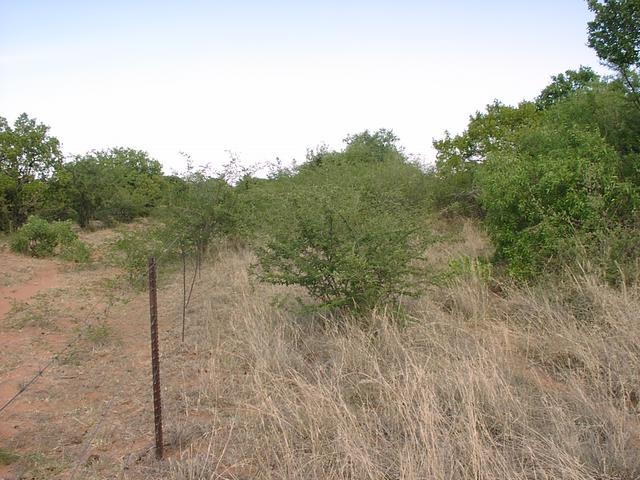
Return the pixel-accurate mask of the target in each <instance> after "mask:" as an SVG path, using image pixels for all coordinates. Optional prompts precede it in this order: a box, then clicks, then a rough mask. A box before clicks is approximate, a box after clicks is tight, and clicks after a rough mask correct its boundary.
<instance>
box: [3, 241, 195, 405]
mask: <svg viewBox="0 0 640 480" xmlns="http://www.w3.org/2000/svg"><path fill="white" fill-rule="evenodd" d="M181 237H182V236H181V235H176V236H175V237H174V238H173V240H172V241H171V242H170V243H169V244H168V245H167V246H165V247H164V248H163V249H162V251H161V252H160V254H158V256H157V257H156V263H157V262H159V261H160V260H161V259H162V258H163V257H164V256H165V255H166V254H167V252H169V250H170V249H171V248H172V247H173V246H174V245H175V244H176V243H177V242H178V240H180V238H181ZM149 268H150V267H149V266H148V267H147V268H146V269H145V271H144V272H143V273H141V274H140V275H138V276H137V277H135V278H134V281H142V280H143V279H144V278H145V277H146V276H148V275H149ZM96 310H97V305H94V307H93V309H92V310H91V311H90V312H89V313H88V314H87V316H86V317H85V319H84V322H83V324H84V328H83V329H82V330H81V331H80V332H79V333H78V334H77V335H76V336H75V337H73V339H72V340H71V341H69V342H67V343H66V344H65V346H64V348H62V349H61V350H60V351H58V352H56V353H54V354H53V355H52V356H51V358H50V359H49V361H48V362H47V363H46V364H45V365H44V366H43V367H42V368H40V369H39V370H38V371H37V372H36V373H35V375H33V376H32V377H31V378H30V379H29V381H28V382H26V383H24V384H23V385H22V387H21V388H20V389H19V390H18V391H17V392H16V393H15V394H14V395H13V396H12V397H11V398H10V399H9V400H7V401H6V402H5V403H4V404H3V405H2V406H1V407H0V414H2V412H4V411H5V410H6V409H7V408H9V406H10V405H11V404H12V403H14V402H15V401H16V400H17V399H18V398H19V397H20V396H21V395H22V394H23V393H24V392H26V391H27V390H28V389H29V388H30V387H31V386H32V385H33V384H35V383H36V382H37V381H38V379H39V378H40V377H41V376H42V375H44V373H45V372H46V371H47V370H48V369H49V368H50V367H51V365H53V364H54V363H55V362H56V360H58V358H60V357H61V356H62V355H63V354H64V353H66V351H67V350H69V349H70V348H71V347H72V346H74V345H75V344H76V343H77V342H78V341H79V340H80V339H81V338H82V336H83V335H84V334H85V332H86V330H87V329H88V328H89V326H90V324H89V318H90V317H91V316H92V315H94V314H95V313H96Z"/></svg>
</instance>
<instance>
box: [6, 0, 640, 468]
mask: <svg viewBox="0 0 640 480" xmlns="http://www.w3.org/2000/svg"><path fill="white" fill-rule="evenodd" d="M588 6H589V8H590V9H591V10H592V12H593V13H594V20H593V21H592V22H590V23H589V25H588V32H589V37H588V38H589V45H590V46H591V47H593V48H594V49H595V51H596V52H597V54H598V55H599V56H600V58H601V59H602V61H603V62H604V63H606V64H607V65H608V66H609V67H611V69H612V71H613V72H615V73H614V74H612V75H611V76H608V77H603V76H600V75H598V74H596V73H595V72H594V71H593V70H592V69H591V68H589V67H586V66H579V67H578V68H576V69H573V70H567V71H565V72H562V73H558V75H556V76H554V77H553V78H552V79H551V82H550V83H549V85H548V86H546V87H545V88H544V89H543V90H542V91H541V92H540V94H539V95H538V96H537V97H536V98H532V99H530V100H527V101H523V102H521V103H520V104H518V105H505V104H503V103H501V102H500V101H495V102H493V103H491V104H489V105H487V107H486V108H485V109H484V110H483V111H478V112H476V113H474V114H473V115H471V116H470V118H469V123H468V126H467V128H466V129H465V130H464V131H463V132H461V133H458V134H450V133H448V132H445V134H444V135H443V137H442V138H440V139H437V140H435V141H434V146H435V148H436V150H437V161H436V162H435V164H434V165H429V166H425V165H421V164H418V163H416V162H414V161H413V160H412V159H411V157H410V156H409V155H407V154H406V153H405V152H404V150H403V148H402V147H401V144H400V140H399V139H398V138H397V137H396V136H395V135H394V133H393V132H392V131H391V130H385V129H382V130H378V131H374V132H371V131H364V132H361V133H357V134H354V135H349V136H347V137H346V138H345V141H344V146H343V148H341V149H338V150H332V149H330V148H328V147H324V146H321V147H318V148H316V149H314V150H309V151H308V153H307V156H306V159H305V161H304V162H302V163H300V164H297V165H293V166H289V167H283V166H282V165H281V164H275V165H272V166H271V168H270V170H269V174H268V176H267V177H266V178H264V177H261V176H258V175H256V174H255V170H253V169H250V168H244V167H241V166H239V165H238V163H237V162H235V161H231V162H230V163H229V165H227V166H226V167H225V168H224V169H223V170H222V171H221V172H212V171H211V170H210V169H208V168H205V167H203V168H196V167H194V166H193V165H192V164H191V162H190V160H189V159H188V158H187V160H188V161H187V168H186V170H185V171H184V172H182V173H177V174H173V175H165V174H163V172H162V169H161V166H160V164H159V163H158V162H157V161H155V160H153V159H152V158H150V157H149V156H148V154H146V153H145V152H141V151H137V150H132V149H127V148H114V149H110V150H106V151H99V152H97V151H94V152H89V153H87V154H86V155H81V156H77V157H74V158H67V159H64V158H63V156H62V154H61V152H60V143H59V141H58V140H57V139H55V138H53V137H51V136H50V135H49V133H48V127H47V126H45V125H43V124H41V123H39V122H38V121H37V120H35V119H32V118H30V117H29V116H28V115H26V114H23V115H22V116H20V117H19V118H18V119H17V120H16V121H15V123H14V124H13V126H11V125H10V124H9V122H8V121H6V120H5V119H3V118H0V160H1V163H0V229H2V230H3V231H4V232H6V233H7V234H8V235H9V238H10V243H11V248H12V249H13V250H15V251H17V252H21V253H25V254H29V255H32V256H36V257H43V256H49V255H54V254H58V255H60V256H62V257H63V258H66V259H71V260H76V261H89V259H90V251H89V249H88V247H87V246H86V245H85V244H83V243H82V242H80V240H78V237H77V235H76V233H75V232H74V230H72V228H71V225H72V223H73V222H75V223H77V224H78V228H79V229H80V228H81V229H86V230H92V229H93V230H95V229H97V228H102V227H113V226H119V227H118V228H121V230H122V233H121V234H120V235H119V237H118V239H116V240H115V241H114V242H112V244H111V247H110V252H109V253H107V254H105V256H104V258H105V259H106V260H105V261H107V262H109V263H110V265H114V266H117V267H120V268H122V269H124V271H125V273H126V274H127V278H128V279H129V281H130V282H131V283H132V284H134V285H135V286H137V287H142V285H141V284H140V278H141V275H142V274H143V273H144V271H145V269H146V259H147V257H148V256H149V255H163V257H164V258H165V259H166V260H168V261H169V262H174V265H175V266H176V268H177V267H178V265H179V260H180V258H182V257H184V255H185V254H186V253H187V252H189V254H191V253H193V254H194V255H195V256H196V257H197V258H198V259H200V260H201V259H205V260H208V261H205V263H204V266H203V267H202V269H203V271H202V276H203V278H202V279H201V280H200V281H201V283H200V284H199V285H200V287H199V288H200V290H201V291H202V290H204V291H205V292H206V293H201V294H200V296H199V297H198V298H197V299H195V300H194V302H195V305H196V307H197V318H196V320H194V325H193V328H192V329H191V330H190V331H189V333H188V337H187V341H188V342H190V344H191V345H193V346H194V349H195V351H197V352H206V354H205V355H200V356H195V357H196V358H195V359H194V360H189V362H192V363H188V364H186V366H185V367H184V368H185V369H187V370H189V369H191V370H192V373H193V375H194V378H195V380H194V381H193V382H191V384H189V385H186V386H185V385H183V386H182V387H181V388H183V390H182V391H176V392H174V393H176V395H174V396H173V397H171V398H174V400H172V401H170V402H173V403H170V406H169V407H168V408H173V409H174V410H176V411H181V412H184V413H185V415H182V416H181V417H179V419H178V420H175V421H173V423H171V425H170V427H171V428H172V429H173V430H172V431H173V434H172V435H173V436H171V437H170V438H171V440H170V442H171V444H172V452H173V453H172V456H171V458H170V460H169V461H168V462H166V463H165V464H163V466H161V467H159V466H158V465H155V466H153V467H151V466H149V465H151V463H150V462H151V460H149V462H148V463H147V464H145V463H144V462H143V463H142V464H141V465H142V466H137V467H135V468H134V467H132V468H133V470H132V472H133V473H132V474H134V473H135V472H136V471H138V470H135V469H136V468H137V469H139V471H140V472H143V473H140V475H141V477H140V478H143V477H144V478H155V477H154V475H157V477H158V478H168V477H170V478H174V479H176V480H178V479H201V478H282V479H284V478H287V479H289V478H299V479H310V478H372V479H373V478H394V479H396V478H398V479H399V478H403V479H423V478H438V479H440V478H455V479H458V478H460V479H467V478H468V479H478V478H484V479H505V480H506V479H510V480H511V479H530V478H546V479H555V478H566V479H585V480H586V479H592V478H600V479H620V480H626V479H636V478H639V477H640V457H639V456H638V454H637V452H638V448H640V422H639V420H638V413H639V412H640V410H639V408H640V406H639V399H640V376H639V374H638V372H640V323H638V321H637V312H638V311H639V310H640V282H639V280H640V264H639V258H640V216H639V208H640V30H639V29H638V25H640V3H639V2H638V1H637V0H609V1H604V2H600V1H597V0H590V1H589V2H588ZM142 219H144V220H142ZM133 220H136V223H135V227H130V228H129V227H124V228H123V227H121V226H122V224H126V223H128V222H131V221H133ZM136 282H137V283H136ZM196 307H194V308H196ZM112 333H117V332H113V331H112V330H111V329H110V328H108V327H107V326H106V324H105V325H102V326H101V327H99V329H96V330H94V331H93V332H92V337H91V339H92V341H93V342H94V343H96V344H109V342H108V340H109V338H110V337H111V335H112ZM114 348H115V347H114ZM176 361H184V358H183V359H182V360H180V359H178V360H176ZM178 387H179V386H178V385H173V386H171V387H168V388H170V389H174V390H176V389H178ZM172 391H173V390H172ZM176 399H177V400H176ZM7 458H8V457H7ZM7 461H8V460H7ZM87 468H98V467H87ZM145 468H146V470H145ZM158 468H160V470H158Z"/></svg>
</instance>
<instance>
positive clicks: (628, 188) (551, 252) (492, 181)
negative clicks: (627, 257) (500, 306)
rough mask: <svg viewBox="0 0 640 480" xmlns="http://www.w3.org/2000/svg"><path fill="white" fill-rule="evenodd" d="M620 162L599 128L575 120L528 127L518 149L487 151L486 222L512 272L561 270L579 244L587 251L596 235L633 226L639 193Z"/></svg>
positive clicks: (482, 179) (482, 178) (526, 275)
mask: <svg viewBox="0 0 640 480" xmlns="http://www.w3.org/2000/svg"><path fill="white" fill-rule="evenodd" d="M619 165H620V157H619V156H618V154H617V153H616V151H615V150H614V149H613V148H612V147H611V146H610V145H608V144H607V143H606V141H605V140H604V139H603V138H602V136H601V135H600V134H599V133H598V132H597V131H595V130H594V129H588V128H584V127H575V126H571V127H564V128H563V127H562V126H558V125H543V126H540V127H536V128H532V129H528V130H526V131H523V133H522V135H521V138H520V139H519V142H518V144H517V146H516V147H515V148H513V149H511V150H509V151H503V152H500V153H496V154H493V155H492V156H490V157H489V159H488V160H487V162H486V163H485V165H484V168H482V169H481V171H480V172H479V175H478V182H479V184H480V186H481V190H482V201H483V206H484V208H485V209H486V219H485V222H486V225H487V231H488V233H489V235H490V237H491V239H492V241H493V243H494V245H495V247H496V254H497V258H498V259H500V260H504V261H506V262H507V264H508V270H509V272H510V273H511V274H512V275H513V276H515V277H517V278H521V279H531V278H534V277H535V276H536V275H538V274H540V273H541V272H544V271H553V270H557V268H558V260H563V259H566V256H567V252H569V251H573V250H575V249H574V247H575V246H576V245H577V244H582V245H583V246H584V247H586V254H587V255H590V254H591V253H595V252H594V249H595V248H596V246H597V245H596V243H595V242H594V239H596V238H602V237H603V236H607V235H608V234H609V233H608V232H610V231H611V229H612V228H621V227H625V226H627V227H631V224H632V223H633V222H635V218H636V212H637V209H638V206H639V205H640V192H639V191H638V188H637V187H636V186H635V185H633V184H632V183H630V182H628V181H626V180H625V179H623V178H621V176H620V174H619ZM615 248H616V249H617V250H619V251H623V250H624V249H625V247H624V246H622V245H618V246H616V247H615Z"/></svg>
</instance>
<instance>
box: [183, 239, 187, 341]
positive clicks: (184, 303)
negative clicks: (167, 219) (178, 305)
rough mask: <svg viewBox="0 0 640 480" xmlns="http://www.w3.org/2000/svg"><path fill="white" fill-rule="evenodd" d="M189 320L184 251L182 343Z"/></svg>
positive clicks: (184, 256)
mask: <svg viewBox="0 0 640 480" xmlns="http://www.w3.org/2000/svg"><path fill="white" fill-rule="evenodd" d="M186 318H187V257H186V253H185V251H184V248H183V249H182V343H184V324H185V322H186Z"/></svg>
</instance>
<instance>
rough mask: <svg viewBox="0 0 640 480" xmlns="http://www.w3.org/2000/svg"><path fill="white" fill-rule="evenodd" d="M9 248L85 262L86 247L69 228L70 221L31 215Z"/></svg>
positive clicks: (37, 254) (29, 253)
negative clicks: (53, 220)
mask: <svg viewBox="0 0 640 480" xmlns="http://www.w3.org/2000/svg"><path fill="white" fill-rule="evenodd" d="M10 247H11V250H13V251H14V252H18V253H24V254H26V255H31V256H32V257H51V256H53V255H58V254H59V255H61V256H62V257H63V258H64V259H65V260H73V261H77V262H87V261H89V259H90V252H89V249H88V247H87V246H86V245H85V244H84V243H83V242H82V241H80V240H79V239H78V236H77V235H76V233H75V232H74V231H73V230H72V229H71V222H70V221H65V222H47V221H46V220H44V219H42V218H40V217H37V216H31V217H29V219H28V220H27V223H25V224H24V225H23V226H22V227H20V229H18V230H17V231H16V233H15V234H13V236H12V237H11V240H10Z"/></svg>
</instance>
